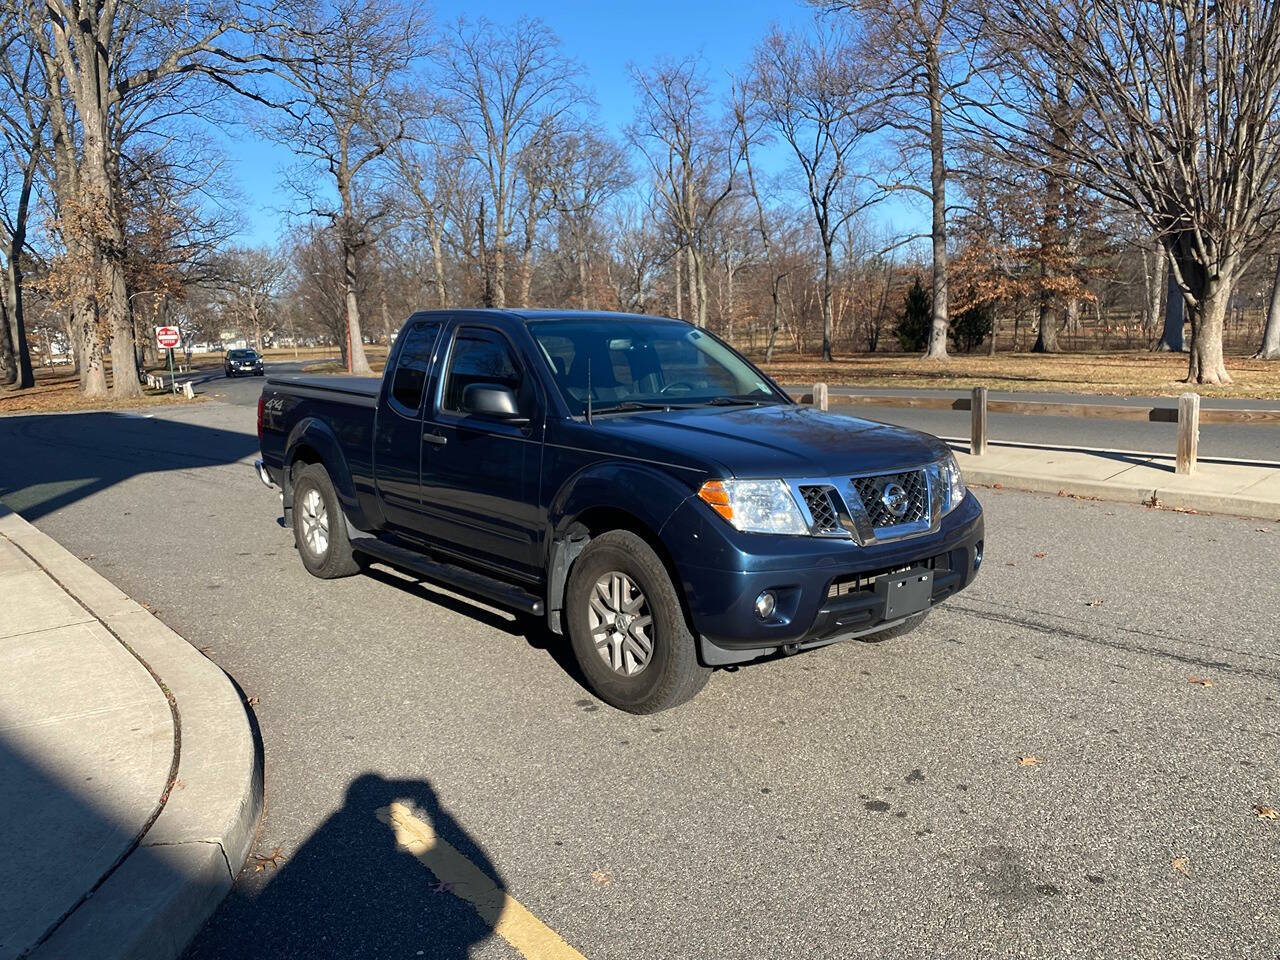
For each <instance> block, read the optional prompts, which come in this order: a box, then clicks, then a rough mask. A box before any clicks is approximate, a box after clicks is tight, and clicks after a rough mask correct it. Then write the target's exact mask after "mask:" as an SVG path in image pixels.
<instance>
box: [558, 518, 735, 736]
mask: <svg viewBox="0 0 1280 960" xmlns="http://www.w3.org/2000/svg"><path fill="white" fill-rule="evenodd" d="M565 614H566V617H567V621H568V627H569V640H570V642H571V644H572V646H573V652H574V656H575V658H576V659H577V661H578V665H579V666H580V667H581V668H582V672H583V674H585V675H586V678H587V682H588V684H589V685H590V687H591V689H592V691H593V692H594V693H595V694H596V695H597V696H599V697H600V699H601V700H603V701H605V702H606V703H608V704H610V705H612V706H615V707H617V708H618V709H620V710H626V711H628V712H629V713H657V712H658V711H660V710H666V709H669V708H671V707H674V706H676V705H678V704H681V703H684V702H685V701H686V700H689V699H691V698H692V697H693V696H694V695H695V694H697V692H698V691H699V690H701V689H702V687H703V686H704V685H705V684H706V682H707V678H708V677H709V676H710V675H711V670H710V669H709V668H707V667H704V666H702V665H701V664H699V663H698V656H697V645H696V644H695V642H694V638H693V634H692V633H691V632H690V630H689V625H688V623H687V622H686V621H685V616H684V609H683V608H682V607H681V605H680V598H679V597H678V596H677V595H676V591H675V587H674V586H673V585H672V583H671V577H670V576H669V575H668V573H667V568H666V567H665V566H664V565H663V563H662V560H661V559H659V557H658V555H657V554H656V553H654V551H653V548H652V547H650V546H649V544H648V543H646V542H645V541H644V539H643V538H642V537H639V536H637V535H636V534H634V533H631V532H630V531H626V530H613V531H610V532H609V533H605V534H602V535H601V536H599V537H596V538H594V539H593V540H592V541H591V542H590V543H589V544H588V545H587V547H586V549H584V550H583V551H582V554H581V555H580V556H579V557H578V559H577V561H576V562H575V563H574V565H573V569H572V570H571V571H570V573H569V584H568V588H567V589H566V591H565Z"/></svg>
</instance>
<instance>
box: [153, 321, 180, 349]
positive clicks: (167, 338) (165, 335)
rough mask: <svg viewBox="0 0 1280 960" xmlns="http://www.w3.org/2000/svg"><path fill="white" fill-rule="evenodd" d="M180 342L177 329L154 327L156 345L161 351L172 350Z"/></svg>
mask: <svg viewBox="0 0 1280 960" xmlns="http://www.w3.org/2000/svg"><path fill="white" fill-rule="evenodd" d="M181 342H182V337H181V336H180V335H179V334H178V328H177V327H156V345H157V346H158V347H160V349H161V350H172V349H173V348H174V347H176V346H177V345H178V344H179V343H181Z"/></svg>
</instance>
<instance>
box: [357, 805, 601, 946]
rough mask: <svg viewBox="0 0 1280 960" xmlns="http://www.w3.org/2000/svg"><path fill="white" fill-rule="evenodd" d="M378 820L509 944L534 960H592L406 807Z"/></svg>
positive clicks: (387, 810) (388, 809)
mask: <svg viewBox="0 0 1280 960" xmlns="http://www.w3.org/2000/svg"><path fill="white" fill-rule="evenodd" d="M378 819H379V820H381V821H382V822H383V823H385V824H387V825H388V826H389V827H391V830H392V832H393V833H394V834H395V837H396V842H397V843H398V844H399V845H400V846H401V847H402V848H403V849H405V850H407V851H409V853H411V854H413V856H414V857H415V858H416V859H417V860H418V862H419V863H421V864H422V865H423V866H424V867H426V868H427V869H428V870H430V871H431V872H432V873H433V874H435V877H436V879H437V880H438V881H440V884H441V886H442V887H443V888H444V889H445V890H447V891H448V892H450V893H452V894H453V895H454V896H455V897H458V898H459V899H461V900H465V901H467V903H469V904H471V906H472V907H473V908H475V911H476V913H478V914H480V918H481V919H482V920H484V922H485V923H487V924H488V925H489V926H490V927H491V928H492V929H493V931H494V932H495V933H496V934H498V936H500V937H502V939H503V940H505V941H507V943H509V944H511V946H513V947H515V948H516V950H518V951H519V952H520V955H521V956H524V957H528V958H530V960H587V958H586V957H584V956H583V955H582V954H581V953H579V952H578V951H577V950H575V949H573V947H571V946H569V944H567V943H566V942H565V941H564V939H563V938H562V937H561V936H560V935H559V934H558V933H556V932H555V931H554V930H552V929H551V928H550V927H548V926H547V925H546V924H545V923H543V922H542V921H541V920H539V919H538V918H537V917H535V916H534V915H533V914H532V913H530V912H529V911H528V910H527V909H525V906H524V904H522V903H521V902H520V901H519V900H517V899H516V898H515V897H513V896H511V894H509V893H507V892H506V891H505V890H502V889H500V888H499V887H498V885H497V884H496V883H494V882H493V880H492V879H491V878H490V877H488V876H487V875H486V874H485V873H484V871H482V870H481V869H480V868H479V867H477V866H476V865H475V864H474V863H472V862H471V861H470V860H468V859H467V858H466V857H464V856H463V855H462V854H461V853H459V852H458V850H457V849H456V848H455V847H453V846H451V845H450V844H449V843H448V842H447V841H445V840H442V839H441V838H440V837H439V836H437V835H436V831H435V829H434V828H433V827H432V826H431V824H429V823H427V822H426V821H425V820H420V819H418V818H417V817H415V816H414V815H413V811H412V810H411V809H410V808H409V807H407V806H405V805H404V804H403V803H393V804H391V806H389V807H383V808H382V809H381V810H379V811H378Z"/></svg>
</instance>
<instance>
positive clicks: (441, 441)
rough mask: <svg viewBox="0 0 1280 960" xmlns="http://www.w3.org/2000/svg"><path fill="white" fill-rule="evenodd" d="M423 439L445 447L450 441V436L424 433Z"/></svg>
mask: <svg viewBox="0 0 1280 960" xmlns="http://www.w3.org/2000/svg"><path fill="white" fill-rule="evenodd" d="M422 439H423V441H425V442H426V443H434V444H435V445H436V446H437V447H443V446H444V445H445V444H446V443H448V442H449V438H448V437H442V436H440V434H438V433H424V434H423V435H422Z"/></svg>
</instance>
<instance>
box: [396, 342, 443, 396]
mask: <svg viewBox="0 0 1280 960" xmlns="http://www.w3.org/2000/svg"><path fill="white" fill-rule="evenodd" d="M439 333H440V323H439V321H432V322H430V323H415V324H413V325H412V326H411V327H409V329H408V330H406V331H405V332H404V333H402V334H401V336H402V337H404V343H403V344H401V346H400V353H399V355H398V356H397V358H396V371H395V379H393V380H392V381H391V398H392V400H394V401H395V404H396V406H398V407H401V408H403V409H404V410H407V411H408V412H410V413H417V412H418V410H419V409H420V408H421V406H422V390H423V388H424V387H425V386H426V384H427V371H428V370H429V369H430V368H431V350H432V348H433V347H434V346H435V345H436V336H437V335H438V334H439Z"/></svg>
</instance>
